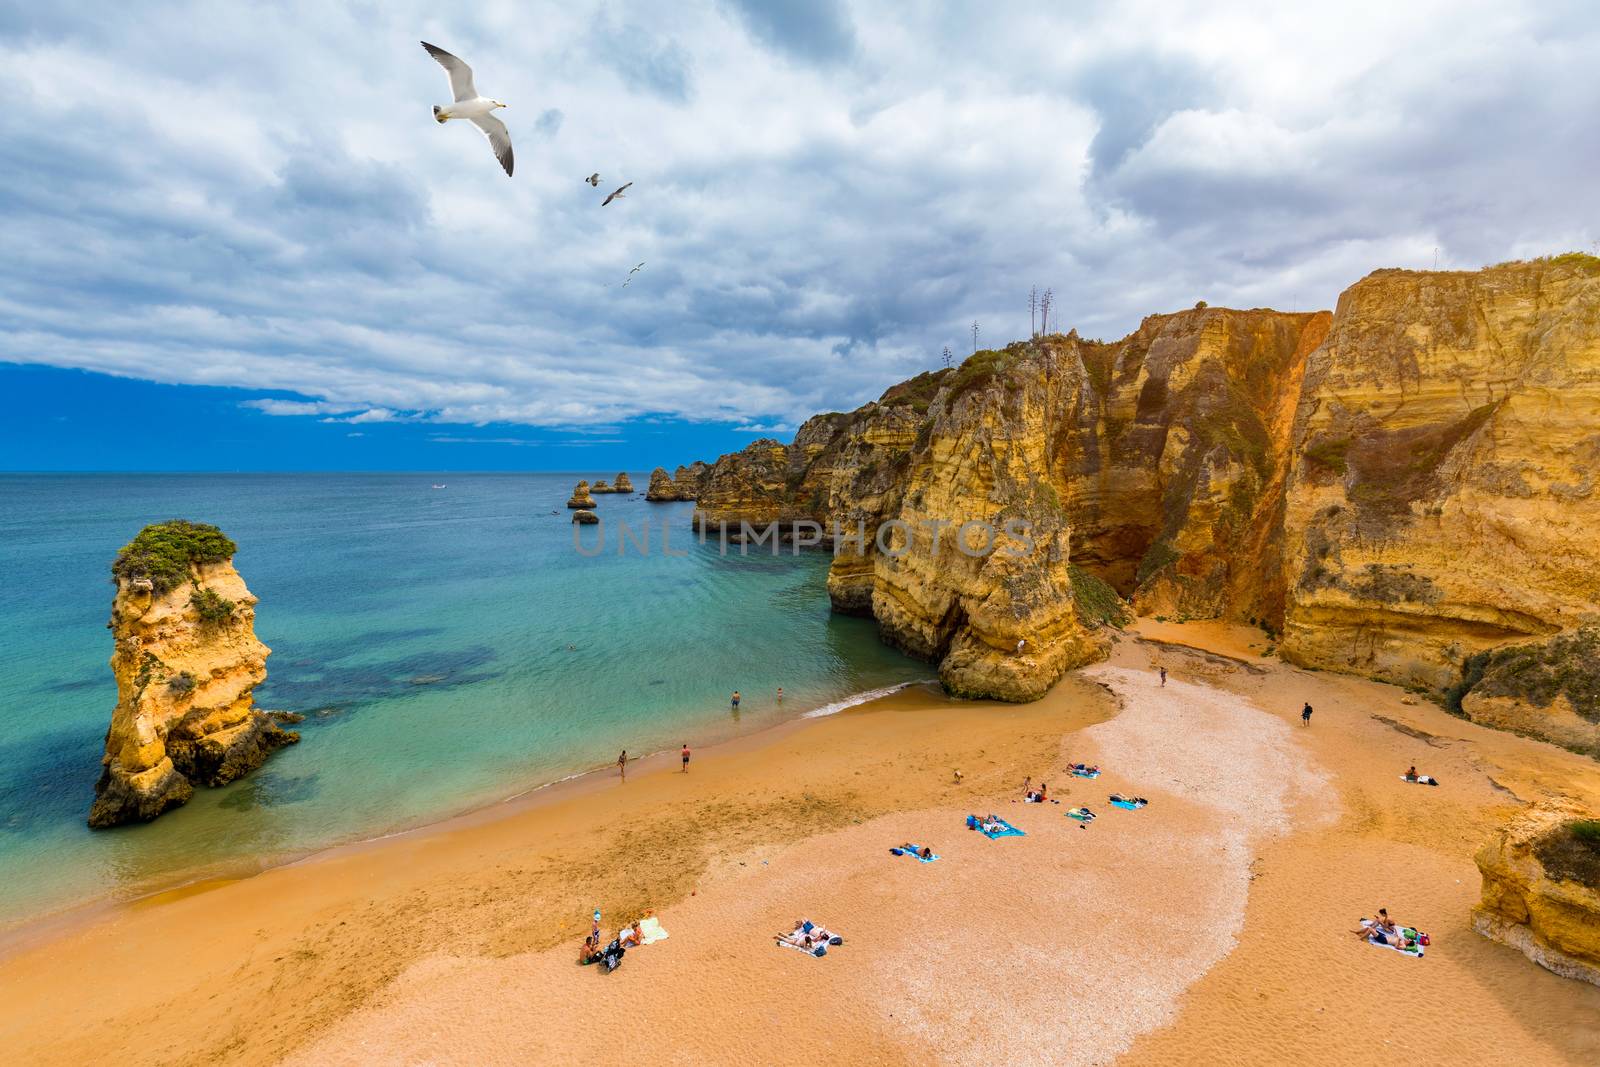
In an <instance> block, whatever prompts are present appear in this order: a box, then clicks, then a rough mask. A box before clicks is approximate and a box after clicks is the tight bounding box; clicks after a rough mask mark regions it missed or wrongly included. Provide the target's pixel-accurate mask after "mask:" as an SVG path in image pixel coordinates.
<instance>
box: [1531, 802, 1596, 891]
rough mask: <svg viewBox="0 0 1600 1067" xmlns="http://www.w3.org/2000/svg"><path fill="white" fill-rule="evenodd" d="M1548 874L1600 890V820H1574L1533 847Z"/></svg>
mask: <svg viewBox="0 0 1600 1067" xmlns="http://www.w3.org/2000/svg"><path fill="white" fill-rule="evenodd" d="M1533 854H1534V856H1535V857H1537V858H1538V860H1539V862H1540V863H1541V864H1543V865H1544V873H1545V874H1546V875H1548V876H1549V877H1551V878H1554V879H1555V880H1556V881H1558V882H1577V883H1578V884H1579V885H1584V886H1588V887H1589V888H1590V889H1600V819H1573V820H1571V821H1570V822H1567V823H1563V824H1562V825H1561V826H1558V827H1556V828H1555V829H1554V830H1552V831H1551V832H1550V833H1548V834H1546V835H1545V836H1544V837H1543V838H1542V839H1540V840H1539V842H1538V843H1537V844H1535V845H1534V847H1533Z"/></svg>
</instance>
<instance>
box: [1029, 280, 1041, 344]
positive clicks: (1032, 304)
mask: <svg viewBox="0 0 1600 1067" xmlns="http://www.w3.org/2000/svg"><path fill="white" fill-rule="evenodd" d="M1038 309H1039V287H1038V286H1037V285H1036V286H1034V287H1033V288H1032V289H1029V290H1028V336H1029V337H1038V336H1039V331H1037V330H1035V329H1034V328H1033V316H1034V312H1036V311H1037V310H1038Z"/></svg>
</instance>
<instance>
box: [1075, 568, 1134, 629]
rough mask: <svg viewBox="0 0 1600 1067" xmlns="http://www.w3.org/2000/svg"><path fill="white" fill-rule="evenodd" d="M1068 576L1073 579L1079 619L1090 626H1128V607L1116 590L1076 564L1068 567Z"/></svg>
mask: <svg viewBox="0 0 1600 1067" xmlns="http://www.w3.org/2000/svg"><path fill="white" fill-rule="evenodd" d="M1067 574H1068V575H1069V576H1070V577H1071V579H1072V602H1073V605H1074V606H1075V607H1076V608H1077V609H1078V618H1079V619H1081V620H1082V621H1083V622H1084V623H1085V624H1087V625H1090V626H1098V625H1111V626H1115V627H1118V628H1119V629H1120V628H1121V627H1123V626H1126V625H1128V622H1129V616H1128V611H1127V605H1126V604H1124V603H1123V602H1122V598H1121V597H1119V596H1118V595H1117V591H1116V590H1115V589H1113V588H1111V586H1109V585H1107V584H1106V583H1105V582H1103V581H1101V580H1100V579H1099V578H1096V577H1095V576H1094V575H1092V574H1090V573H1089V572H1088V571H1086V570H1084V569H1083V568H1082V567H1080V566H1078V565H1077V564H1076V563H1069V564H1068V565H1067Z"/></svg>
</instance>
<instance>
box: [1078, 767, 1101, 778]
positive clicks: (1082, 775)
mask: <svg viewBox="0 0 1600 1067" xmlns="http://www.w3.org/2000/svg"><path fill="white" fill-rule="evenodd" d="M1072 776H1073V777H1074V778H1098V777H1100V772H1099V771H1080V770H1076V769H1074V770H1073V772H1072Z"/></svg>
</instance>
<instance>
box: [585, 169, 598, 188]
mask: <svg viewBox="0 0 1600 1067" xmlns="http://www.w3.org/2000/svg"><path fill="white" fill-rule="evenodd" d="M583 180H584V181H586V182H588V183H589V185H590V186H591V187H594V188H598V187H599V185H600V172H599V171H595V172H594V173H593V174H591V175H589V176H588V177H587V178H585V179H583Z"/></svg>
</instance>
